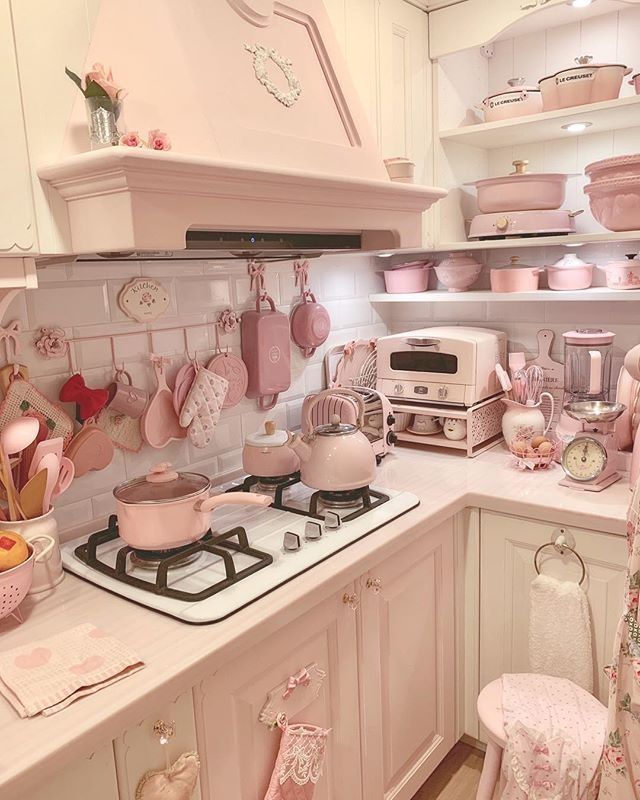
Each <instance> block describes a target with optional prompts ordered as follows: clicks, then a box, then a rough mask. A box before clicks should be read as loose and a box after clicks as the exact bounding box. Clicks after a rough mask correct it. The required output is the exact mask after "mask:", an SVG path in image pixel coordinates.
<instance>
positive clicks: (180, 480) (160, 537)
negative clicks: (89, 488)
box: [113, 463, 273, 550]
mask: <svg viewBox="0 0 640 800" xmlns="http://www.w3.org/2000/svg"><path fill="white" fill-rule="evenodd" d="M170 467H171V464H168V463H163V464H158V466H156V467H153V469H152V470H151V472H150V473H149V474H148V475H144V476H142V477H140V478H134V479H133V480H130V481H126V482H124V483H121V484H119V485H118V486H116V488H115V489H114V491H113V494H114V497H115V498H116V506H117V509H116V513H117V515H118V532H119V534H120V538H121V539H123V541H125V542H126V543H127V544H128V545H129V546H130V547H134V548H136V549H137V550H172V549H173V548H175V547H183V546H185V545H188V544H192V543H193V542H197V541H198V540H199V539H201V538H202V537H203V536H204V535H205V533H206V532H207V531H208V530H209V527H210V516H211V512H212V511H213V510H214V509H216V508H217V507H218V506H222V505H228V504H233V505H259V506H268V505H270V504H271V502H272V500H273V498H271V497H268V496H266V495H262V494H254V493H253V492H227V493H224V494H217V495H214V496H213V497H210V496H209V491H210V489H211V482H210V481H209V478H207V477H206V475H199V474H198V473H196V472H173V471H172V470H171V469H170Z"/></svg>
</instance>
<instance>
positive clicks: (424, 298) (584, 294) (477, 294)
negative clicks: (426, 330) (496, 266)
mask: <svg viewBox="0 0 640 800" xmlns="http://www.w3.org/2000/svg"><path fill="white" fill-rule="evenodd" d="M612 300H624V301H627V302H640V289H626V290H625V289H607V288H606V287H605V286H594V287H593V288H591V289H582V290H581V291H579V292H554V291H552V290H551V289H539V290H538V291H537V292H504V293H502V292H491V291H489V290H488V289H481V290H478V291H473V290H472V291H469V292H447V291H443V290H437V291H429V292H416V293H415V294H384V293H383V294H370V295H369V302H371V303H472V302H481V303H482V302H484V303H513V302H514V301H525V302H527V303H548V302H555V301H561V302H564V303H566V302H567V301H569V302H582V303H592V302H597V301H608V302H610V301H612Z"/></svg>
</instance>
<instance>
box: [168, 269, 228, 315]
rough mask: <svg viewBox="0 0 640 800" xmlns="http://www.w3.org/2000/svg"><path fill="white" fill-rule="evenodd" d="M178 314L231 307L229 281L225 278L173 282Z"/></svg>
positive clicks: (184, 279) (190, 279)
mask: <svg viewBox="0 0 640 800" xmlns="http://www.w3.org/2000/svg"><path fill="white" fill-rule="evenodd" d="M175 284H176V299H177V307H178V312H179V313H180V314H193V313H194V312H198V311H213V310H214V309H216V308H219V309H223V308H225V307H226V306H229V305H231V292H230V290H229V280H228V279H227V278H226V277H218V276H216V277H214V278H205V277H203V278H192V277H187V278H181V279H180V280H178V281H176V282H175Z"/></svg>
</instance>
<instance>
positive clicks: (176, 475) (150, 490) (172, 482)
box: [113, 462, 211, 505]
mask: <svg viewBox="0 0 640 800" xmlns="http://www.w3.org/2000/svg"><path fill="white" fill-rule="evenodd" d="M170 467H171V464H168V463H166V462H165V463H163V464H158V465H157V466H155V467H152V469H151V471H150V472H149V474H148V475H143V476H141V477H138V478H133V479H132V480H130V481H125V482H124V483H120V484H119V485H118V486H116V488H115V489H114V490H113V495H114V497H115V498H116V500H119V501H120V502H121V503H127V504H131V505H137V504H139V503H152V504H153V503H170V502H172V501H174V500H185V499H186V498H188V497H195V496H196V495H199V494H201V493H202V492H203V491H206V490H207V489H209V487H210V486H211V482H210V481H209V478H207V476H206V475H200V474H198V473H197V472H173V470H171V469H170Z"/></svg>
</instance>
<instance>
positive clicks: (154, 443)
mask: <svg viewBox="0 0 640 800" xmlns="http://www.w3.org/2000/svg"><path fill="white" fill-rule="evenodd" d="M151 363H152V365H153V370H154V372H155V374H156V382H157V388H156V390H155V392H154V394H153V396H152V397H151V400H150V401H149V405H148V406H147V408H146V410H145V412H144V414H143V416H142V423H141V426H140V429H141V431H142V436H143V438H144V440H145V442H146V443H147V444H148V445H150V446H151V447H155V448H156V449H157V450H160V449H161V448H163V447H166V446H167V445H168V444H169V442H173V441H174V440H175V439H184V438H185V437H186V435H187V430H186V428H182V427H180V423H179V422H178V417H177V415H176V412H175V409H174V407H173V394H172V392H171V389H169V387H168V386H167V377H166V373H165V363H166V360H165V359H163V358H161V357H160V356H155V355H152V356H151ZM77 466H78V465H77V464H76V470H77ZM76 475H77V471H76Z"/></svg>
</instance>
